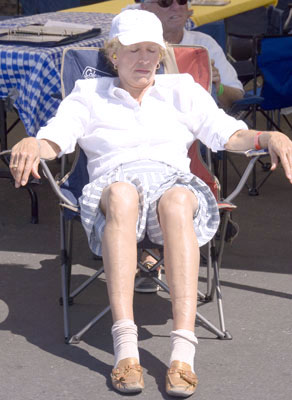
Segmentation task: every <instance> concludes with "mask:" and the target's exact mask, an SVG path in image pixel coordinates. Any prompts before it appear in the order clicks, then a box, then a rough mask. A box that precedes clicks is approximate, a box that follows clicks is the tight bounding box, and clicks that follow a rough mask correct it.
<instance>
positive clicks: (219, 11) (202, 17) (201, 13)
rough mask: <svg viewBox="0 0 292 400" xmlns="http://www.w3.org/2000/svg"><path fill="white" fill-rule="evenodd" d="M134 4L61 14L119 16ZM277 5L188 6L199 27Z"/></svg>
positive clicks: (233, 1) (254, 1)
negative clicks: (123, 10)
mask: <svg viewBox="0 0 292 400" xmlns="http://www.w3.org/2000/svg"><path fill="white" fill-rule="evenodd" d="M174 1H176V0H174ZM134 3H135V1H134V0H111V1H105V2H102V3H96V4H91V5H89V6H83V7H76V8H70V9H67V10H63V11H62V12H69V11H70V12H71V11H73V12H75V11H76V12H97V13H110V14H119V13H120V12H121V10H122V9H123V8H125V7H127V6H128V5H129V4H134ZM277 3H278V0H230V3H229V4H226V5H225V6H190V8H191V9H192V10H193V15H192V17H191V18H192V20H193V21H194V22H195V24H196V25H197V26H199V25H204V24H207V23H209V22H214V21H219V20H220V19H224V18H227V17H231V16H232V15H236V14H240V13H243V12H245V11H249V10H253V9H255V8H258V7H267V6H270V5H273V6H276V5H277Z"/></svg>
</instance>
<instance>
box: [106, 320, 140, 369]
mask: <svg viewBox="0 0 292 400" xmlns="http://www.w3.org/2000/svg"><path fill="white" fill-rule="evenodd" d="M112 336H113V340H114V354H115V366H114V367H115V368H116V367H117V364H118V363H119V361H120V360H123V359H124V358H128V357H135V358H137V360H138V362H139V363H140V358H139V352H138V333H137V325H135V324H134V321H132V320H131V319H120V320H118V321H117V322H115V323H114V325H113V326H112Z"/></svg>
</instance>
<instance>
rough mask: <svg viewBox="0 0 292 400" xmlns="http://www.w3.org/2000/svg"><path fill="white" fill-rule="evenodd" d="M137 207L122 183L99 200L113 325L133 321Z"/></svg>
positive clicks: (134, 195)
mask: <svg viewBox="0 0 292 400" xmlns="http://www.w3.org/2000/svg"><path fill="white" fill-rule="evenodd" d="M138 204H139V197H138V193H137V191H136V189H135V187H134V186H132V185H130V184H128V183H123V182H116V183H113V184H112V185H110V186H108V187H107V188H106V189H104V191H103V194H102V197H101V209H102V211H103V212H104V214H105V216H106V226H105V230H104V236H103V240H102V256H103V262H104V268H105V274H106V281H107V288H108V294H109V299H110V305H111V311H112V316H113V321H114V322H116V321H118V320H121V319H131V320H133V292H134V277H135V272H136V267H137V242H136V223H137V218H138Z"/></svg>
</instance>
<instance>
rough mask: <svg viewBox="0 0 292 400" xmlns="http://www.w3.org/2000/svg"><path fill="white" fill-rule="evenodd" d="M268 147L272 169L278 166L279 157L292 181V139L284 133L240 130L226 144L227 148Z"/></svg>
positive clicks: (291, 181) (234, 149)
mask: <svg viewBox="0 0 292 400" xmlns="http://www.w3.org/2000/svg"><path fill="white" fill-rule="evenodd" d="M254 148H257V149H259V148H263V149H264V148H266V149H268V150H269V153H270V157H271V163H272V166H271V170H274V169H276V168H277V165H278V163H279V158H280V160H281V163H282V165H283V168H284V171H285V174H286V176H287V178H288V180H289V181H290V183H292V141H291V140H290V139H289V138H288V136H286V135H284V133H281V132H277V131H271V132H270V131H261V132H259V131H255V130H239V131H237V132H235V133H234V134H233V135H232V136H231V137H230V138H229V140H228V142H227V143H226V145H225V149H226V150H231V151H232V150H233V151H236V150H243V151H244V150H249V149H254Z"/></svg>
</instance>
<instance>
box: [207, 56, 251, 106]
mask: <svg viewBox="0 0 292 400" xmlns="http://www.w3.org/2000/svg"><path fill="white" fill-rule="evenodd" d="M211 66H212V82H213V84H214V85H215V88H216V92H217V99H218V102H219V105H220V106H222V107H223V108H227V109H228V108H230V107H231V105H232V104H233V103H234V102H235V101H236V100H240V99H242V98H243V95H244V92H243V91H242V90H241V89H238V88H235V87H232V86H227V85H224V84H223V83H222V82H221V76H220V72H219V70H218V68H216V66H215V61H214V60H211Z"/></svg>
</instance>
